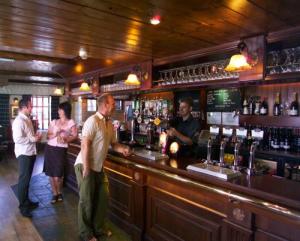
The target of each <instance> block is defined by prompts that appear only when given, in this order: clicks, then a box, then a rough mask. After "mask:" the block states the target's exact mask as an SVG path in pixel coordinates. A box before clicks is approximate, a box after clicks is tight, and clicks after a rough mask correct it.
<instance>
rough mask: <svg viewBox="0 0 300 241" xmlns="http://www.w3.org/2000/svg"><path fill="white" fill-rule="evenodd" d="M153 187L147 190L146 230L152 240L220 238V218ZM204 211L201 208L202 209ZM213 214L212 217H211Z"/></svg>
mask: <svg viewBox="0 0 300 241" xmlns="http://www.w3.org/2000/svg"><path fill="white" fill-rule="evenodd" d="M198 209H199V208H196V207H193V211H194V212H191V205H190V204H187V203H185V202H183V201H182V200H179V199H175V198H174V197H172V196H168V195H166V194H164V193H160V192H158V191H156V190H152V189H150V188H149V189H148V191H147V225H146V233H147V236H149V237H150V238H151V239H153V240H162V241H163V240H174V241H175V240H178V241H179V240H185V241H189V240H190V241H195V240H199V241H219V240H220V232H221V225H220V223H221V219H219V221H220V223H219V222H218V221H216V220H218V218H217V217H215V216H214V215H213V214H211V213H208V212H207V213H206V215H200V213H199V210H198ZM202 211H203V210H202ZM213 216H214V217H213Z"/></svg>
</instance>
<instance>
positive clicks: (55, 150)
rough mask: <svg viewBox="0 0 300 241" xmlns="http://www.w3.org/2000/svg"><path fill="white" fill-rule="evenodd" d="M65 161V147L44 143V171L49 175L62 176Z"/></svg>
mask: <svg viewBox="0 0 300 241" xmlns="http://www.w3.org/2000/svg"><path fill="white" fill-rule="evenodd" d="M66 162H67V148H65V147H57V146H50V145H46V147H45V158H44V170H43V171H44V172H45V174H46V175H47V176H50V177H63V176H64V169H65V167H66Z"/></svg>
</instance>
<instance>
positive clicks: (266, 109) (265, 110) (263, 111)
mask: <svg viewBox="0 0 300 241" xmlns="http://www.w3.org/2000/svg"><path fill="white" fill-rule="evenodd" d="M268 112H269V107H268V101H267V97H264V99H263V102H262V103H261V106H260V110H259V113H260V115H268Z"/></svg>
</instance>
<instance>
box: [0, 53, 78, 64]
mask: <svg viewBox="0 0 300 241" xmlns="http://www.w3.org/2000/svg"><path fill="white" fill-rule="evenodd" d="M0 58H10V59H15V60H24V61H31V60H39V61H45V62H51V63H58V64H67V65H73V64H75V63H76V61H75V60H73V59H65V58H57V57H51V56H44V55H37V54H27V53H17V52H12V51H3V50H0Z"/></svg>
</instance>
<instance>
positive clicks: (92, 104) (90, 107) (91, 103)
mask: <svg viewBox="0 0 300 241" xmlns="http://www.w3.org/2000/svg"><path fill="white" fill-rule="evenodd" d="M96 110H97V101H96V100H91V99H88V100H87V111H96Z"/></svg>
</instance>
